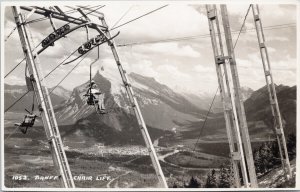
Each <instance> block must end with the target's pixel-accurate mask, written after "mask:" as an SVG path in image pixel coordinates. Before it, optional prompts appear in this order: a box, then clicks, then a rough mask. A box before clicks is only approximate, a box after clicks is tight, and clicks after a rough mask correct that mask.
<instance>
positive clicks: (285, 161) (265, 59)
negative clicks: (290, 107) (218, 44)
mask: <svg viewBox="0 0 300 192" xmlns="http://www.w3.org/2000/svg"><path fill="white" fill-rule="evenodd" d="M251 7H252V12H253V17H254V23H255V29H256V33H257V40H258V46H259V51H260V55H261V60H262V64H263V69H264V73H265V79H266V85H267V89H268V93H269V100H270V107H271V111H272V117H273V119H272V120H273V125H274V127H273V129H274V132H275V135H276V139H277V142H278V148H279V152H280V157H281V165H282V168H283V170H284V171H285V175H286V177H287V178H289V177H291V176H292V170H291V165H290V160H289V156H288V151H287V147H286V141H285V136H284V130H283V125H282V118H281V114H280V110H279V105H278V100H277V95H276V89H275V85H274V81H273V75H272V71H271V65H270V60H269V54H268V50H267V46H266V44H265V35H264V30H263V27H262V22H261V18H260V15H259V7H258V5H252V6H251Z"/></svg>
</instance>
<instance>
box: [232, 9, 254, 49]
mask: <svg viewBox="0 0 300 192" xmlns="http://www.w3.org/2000/svg"><path fill="white" fill-rule="evenodd" d="M251 6H252V5H251V4H250V5H249V7H248V10H247V13H246V15H245V18H244V21H243V24H242V26H241V29H240V32H239V34H238V36H237V39H236V41H235V44H234V46H233V48H235V46H236V44H237V42H238V40H239V37H240V35H241V32H242V30H243V28H244V26H245V23H246V19H247V16H248V14H249V11H250V8H251Z"/></svg>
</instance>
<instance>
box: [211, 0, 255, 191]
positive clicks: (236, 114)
mask: <svg viewBox="0 0 300 192" xmlns="http://www.w3.org/2000/svg"><path fill="white" fill-rule="evenodd" d="M206 10H207V17H208V24H209V30H210V36H211V42H212V47H213V52H214V57H215V65H216V70H217V76H218V83H219V89H220V95H221V99H222V103H223V108H224V117H225V123H226V131H227V137H228V141H229V149H230V153H231V162H232V165H233V172H234V185H235V187H240V186H241V182H240V175H239V167H240V168H241V173H242V178H243V183H244V186H245V187H258V186H257V178H256V173H255V167H254V162H253V156H252V149H251V143H250V137H249V133H248V127H247V121H246V115H245V110H244V105H243V100H242V97H241V90H240V84H239V77H238V74H237V69H236V63H235V58H234V51H233V45H232V38H231V32H230V26H229V21H228V15H227V9H226V6H225V5H221V13H222V22H223V27H224V32H225V39H226V47H227V52H228V53H227V56H225V55H224V49H223V42H222V36H221V30H220V24H219V19H218V14H217V13H218V10H217V6H216V5H207V6H206ZM227 64H229V67H228V66H226V65H227ZM249 180H250V183H251V186H249V184H248V183H249Z"/></svg>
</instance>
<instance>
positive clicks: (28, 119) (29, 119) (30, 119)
mask: <svg viewBox="0 0 300 192" xmlns="http://www.w3.org/2000/svg"><path fill="white" fill-rule="evenodd" d="M26 72H27V63H26V67H25V80H26V85H27V89H28V91H34V89H33V84H32V82H34V81H35V80H34V77H33V76H32V75H31V76H28V75H27V73H26ZM32 97H33V98H32V107H31V112H29V111H28V110H27V109H25V111H27V113H28V114H26V115H25V116H24V119H23V121H22V122H21V123H15V124H14V125H15V126H17V127H19V129H20V130H21V132H22V133H23V134H26V133H27V130H28V128H29V127H32V126H33V125H34V122H35V119H36V118H37V117H38V116H37V115H35V114H33V110H34V92H33V94H32ZM39 110H40V111H41V108H40V109H39ZM41 112H42V111H41Z"/></svg>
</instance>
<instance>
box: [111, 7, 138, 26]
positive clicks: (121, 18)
mask: <svg viewBox="0 0 300 192" xmlns="http://www.w3.org/2000/svg"><path fill="white" fill-rule="evenodd" d="M133 7H134V6H131V7H129V9H128V10H127V11H126V12H125V13H124V14H123V15H122V16H121V17H120V19H118V21H117V22H116V23H115V24H113V25H112V27H111V28H114V27H115V26H116V25H117V24H119V22H120V21H121V20H122V19H123V18H124V17H125V16H126V15H127V14H128V13H129V11H130V10H131V9H132V8H133Z"/></svg>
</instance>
